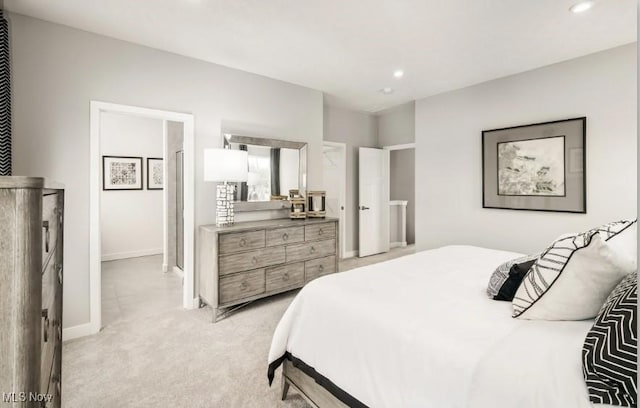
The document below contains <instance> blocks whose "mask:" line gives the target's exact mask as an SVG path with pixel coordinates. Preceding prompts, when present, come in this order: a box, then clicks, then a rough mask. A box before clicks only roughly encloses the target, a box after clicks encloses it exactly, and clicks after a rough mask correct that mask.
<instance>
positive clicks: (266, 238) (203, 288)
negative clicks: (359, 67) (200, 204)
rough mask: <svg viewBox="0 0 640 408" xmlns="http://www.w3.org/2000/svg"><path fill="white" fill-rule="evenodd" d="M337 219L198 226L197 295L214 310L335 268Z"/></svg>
mask: <svg viewBox="0 0 640 408" xmlns="http://www.w3.org/2000/svg"><path fill="white" fill-rule="evenodd" d="M337 224H338V220H336V219H332V218H326V219H309V220H290V219H281V220H266V221H255V222H239V223H236V224H234V225H231V226H223V227H216V226H215V225H205V226H201V227H200V231H199V234H200V237H199V248H200V251H199V262H200V265H199V268H198V278H197V282H198V286H199V289H198V293H199V296H200V300H201V302H203V303H206V304H208V305H210V306H211V307H212V308H213V310H214V321H215V320H217V318H218V317H219V315H220V312H219V309H228V308H231V307H233V306H237V305H240V304H243V303H247V302H250V301H253V300H256V299H260V298H263V297H266V296H270V295H273V294H276V293H281V292H286V291H289V290H292V289H297V288H300V287H302V286H304V285H305V284H306V283H307V282H309V281H311V280H313V279H315V278H317V277H320V276H323V275H327V274H330V273H335V272H337V271H338V258H339V257H338V239H339V237H338V231H339V229H338V226H337Z"/></svg>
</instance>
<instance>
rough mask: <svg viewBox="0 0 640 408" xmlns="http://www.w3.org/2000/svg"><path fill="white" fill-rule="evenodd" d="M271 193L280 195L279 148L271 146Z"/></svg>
mask: <svg viewBox="0 0 640 408" xmlns="http://www.w3.org/2000/svg"><path fill="white" fill-rule="evenodd" d="M271 195H272V196H277V195H280V148H278V147H272V148H271Z"/></svg>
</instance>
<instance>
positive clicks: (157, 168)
mask: <svg viewBox="0 0 640 408" xmlns="http://www.w3.org/2000/svg"><path fill="white" fill-rule="evenodd" d="M163 188H164V162H163V160H162V158H158V157H147V190H162V189H163Z"/></svg>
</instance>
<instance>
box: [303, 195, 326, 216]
mask: <svg viewBox="0 0 640 408" xmlns="http://www.w3.org/2000/svg"><path fill="white" fill-rule="evenodd" d="M326 196H327V193H326V192H325V191H309V192H308V193H307V217H309V218H324V217H325V216H326V215H327V212H326Z"/></svg>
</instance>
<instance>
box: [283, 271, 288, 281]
mask: <svg viewBox="0 0 640 408" xmlns="http://www.w3.org/2000/svg"><path fill="white" fill-rule="evenodd" d="M282 280H283V281H288V280H289V272H285V273H284V275H282Z"/></svg>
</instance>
